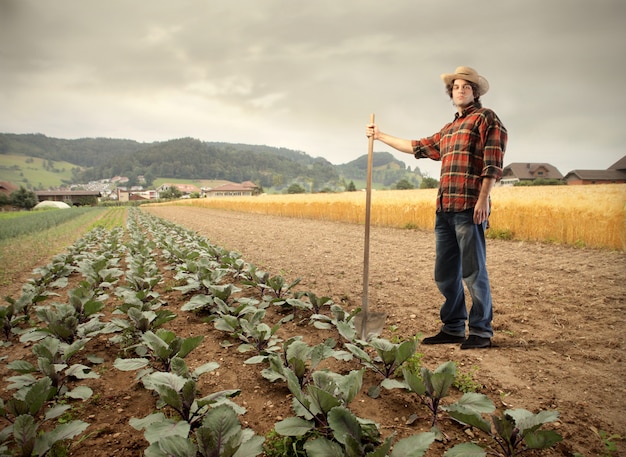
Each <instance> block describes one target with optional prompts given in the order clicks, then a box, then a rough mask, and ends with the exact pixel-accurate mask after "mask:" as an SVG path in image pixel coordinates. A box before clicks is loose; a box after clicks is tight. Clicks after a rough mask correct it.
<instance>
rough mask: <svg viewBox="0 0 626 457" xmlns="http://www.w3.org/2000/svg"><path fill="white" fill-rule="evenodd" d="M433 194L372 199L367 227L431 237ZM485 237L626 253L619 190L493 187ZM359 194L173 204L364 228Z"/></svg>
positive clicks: (623, 189) (625, 213)
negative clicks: (425, 233)
mask: <svg viewBox="0 0 626 457" xmlns="http://www.w3.org/2000/svg"><path fill="white" fill-rule="evenodd" d="M436 195H437V190H436V189H417V190H384V191H373V192H372V200H371V205H372V206H371V223H372V225H378V226H387V227H398V228H420V229H433V227H434V216H435V199H436ZM491 195H492V214H491V217H490V221H489V222H490V231H489V236H491V237H495V238H507V239H516V240H528V241H547V242H554V243H562V244H569V245H577V246H587V247H595V248H610V249H618V250H626V184H602V185H593V186H535V187H496V188H494V190H493V192H492V194H491ZM365 201H366V193H365V192H345V193H338V194H291V195H267V194H264V195H261V196H258V197H219V198H203V199H190V200H181V201H180V202H179V204H183V205H193V206H199V207H206V208H215V209H225V210H233V211H242V212H251V213H257V214H271V215H276V216H287V217H297V218H308V219H320V220H332V221H343V222H351V223H364V221H365Z"/></svg>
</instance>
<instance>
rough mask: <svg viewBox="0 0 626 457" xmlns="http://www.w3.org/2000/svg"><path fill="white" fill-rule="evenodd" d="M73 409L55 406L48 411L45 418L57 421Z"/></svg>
mask: <svg viewBox="0 0 626 457" xmlns="http://www.w3.org/2000/svg"><path fill="white" fill-rule="evenodd" d="M71 408H72V405H54V406H53V407H51V408H48V409H46V414H45V416H44V417H45V420H50V419H56V418H57V417H59V416H61V415H63V414H64V413H65V411H67V410H68V409H71Z"/></svg>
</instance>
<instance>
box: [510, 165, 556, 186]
mask: <svg viewBox="0 0 626 457" xmlns="http://www.w3.org/2000/svg"><path fill="white" fill-rule="evenodd" d="M536 179H563V175H562V174H561V172H560V171H559V170H557V168H556V167H555V166H553V165H550V164H549V163H512V164H509V165H507V166H506V167H504V168H503V170H502V180H501V181H500V185H503V186H506V185H509V186H511V185H513V184H515V183H517V182H529V181H534V180H536Z"/></svg>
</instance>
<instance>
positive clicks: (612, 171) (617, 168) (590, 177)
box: [563, 156, 626, 184]
mask: <svg viewBox="0 0 626 457" xmlns="http://www.w3.org/2000/svg"><path fill="white" fill-rule="evenodd" d="M563 180H564V181H565V182H566V183H567V184H621V183H626V156H624V157H622V158H621V159H620V160H618V161H617V162H615V163H614V164H613V165H611V166H610V167H609V168H607V169H606V170H572V171H570V172H569V173H568V174H566V175H565V178H563Z"/></svg>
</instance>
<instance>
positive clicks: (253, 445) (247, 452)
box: [233, 435, 265, 457]
mask: <svg viewBox="0 0 626 457" xmlns="http://www.w3.org/2000/svg"><path fill="white" fill-rule="evenodd" d="M264 441H265V438H263V437H262V436H257V435H254V436H252V437H250V439H248V440H246V441H244V442H243V443H241V445H240V446H239V448H238V449H237V452H235V454H234V455H233V457H254V456H257V455H259V454H261V453H262V452H263V442H264Z"/></svg>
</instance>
